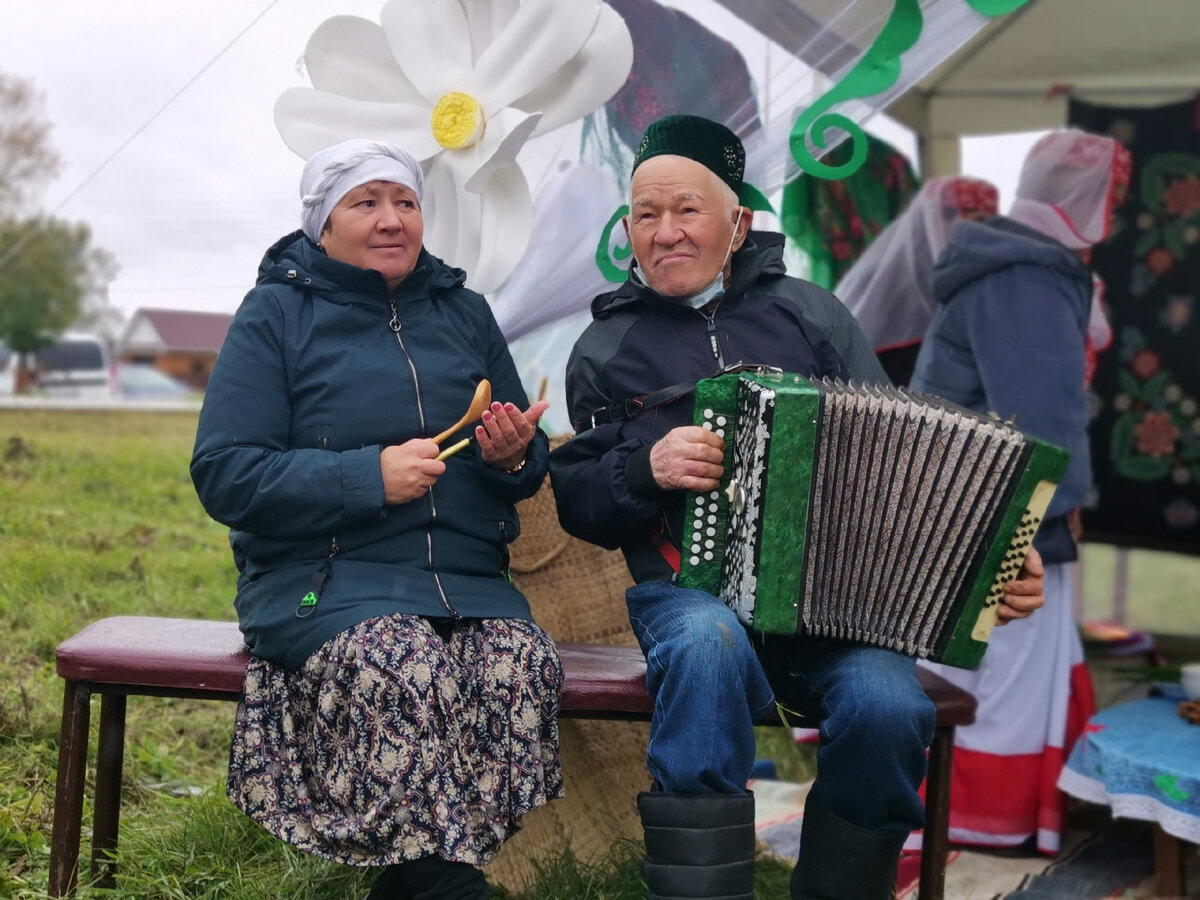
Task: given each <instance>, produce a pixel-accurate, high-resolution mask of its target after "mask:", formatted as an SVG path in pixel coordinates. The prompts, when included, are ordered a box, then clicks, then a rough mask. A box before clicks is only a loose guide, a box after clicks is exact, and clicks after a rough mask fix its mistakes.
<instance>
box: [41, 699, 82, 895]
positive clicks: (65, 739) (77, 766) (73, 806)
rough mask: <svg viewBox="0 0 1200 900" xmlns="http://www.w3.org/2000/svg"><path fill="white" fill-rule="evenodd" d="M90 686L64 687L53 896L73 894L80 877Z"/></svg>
mask: <svg viewBox="0 0 1200 900" xmlns="http://www.w3.org/2000/svg"><path fill="white" fill-rule="evenodd" d="M91 697H92V689H91V685H90V684H89V683H87V682H82V681H67V682H66V683H65V686H64V687H63V714H62V728H61V730H60V732H59V738H58V778H57V780H56V782H55V786H54V826H53V830H52V832H51V838H50V891H49V893H50V896H51V897H65V896H68V895H69V894H71V893H73V892H74V890H75V883H76V880H77V877H78V874H79V827H80V825H81V824H82V821H83V788H84V779H85V776H86V774H87V745H88V726H89V724H90V719H91Z"/></svg>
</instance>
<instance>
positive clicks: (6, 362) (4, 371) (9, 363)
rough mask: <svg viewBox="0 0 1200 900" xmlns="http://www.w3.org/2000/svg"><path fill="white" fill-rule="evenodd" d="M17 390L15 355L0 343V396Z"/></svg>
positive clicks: (2, 342)
mask: <svg viewBox="0 0 1200 900" xmlns="http://www.w3.org/2000/svg"><path fill="white" fill-rule="evenodd" d="M16 389H17V354H15V353H13V352H12V350H10V349H9V348H8V344H6V343H4V341H0V396H4V395H6V394H11V393H12V392H13V391H15V390H16Z"/></svg>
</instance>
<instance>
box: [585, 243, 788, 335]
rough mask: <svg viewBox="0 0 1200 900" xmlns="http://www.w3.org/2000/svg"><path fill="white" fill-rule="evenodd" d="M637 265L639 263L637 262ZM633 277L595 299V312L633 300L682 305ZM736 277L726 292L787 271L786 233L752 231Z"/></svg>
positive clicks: (737, 256)
mask: <svg viewBox="0 0 1200 900" xmlns="http://www.w3.org/2000/svg"><path fill="white" fill-rule="evenodd" d="M635 265H636V263H635ZM632 272H633V267H632V266H631V267H630V278H629V280H628V281H626V282H625V283H624V284H623V285H621V286H620V287H619V288H617V289H616V290H613V291H609V292H608V293H606V294H601V295H600V296H598V297H596V298H595V299H594V300H593V301H592V316H593V317H595V318H598V319H599V318H603V317H605V316H607V315H610V314H611V313H613V312H614V311H616V310H617V309H620V308H622V307H624V306H628V305H630V304H633V303H652V304H659V305H665V306H677V305H679V304H678V303H677V302H676V301H675V300H673V299H671V298H669V297H663V296H662V295H661V294H658V293H656V292H655V291H653V290H651V289H650V288H648V287H646V286H645V285H643V284H640V283H639V282H636V281H634V280H633V277H632ZM731 274H732V277H731V278H730V281H729V287H728V288H727V289H726V291H725V296H734V295H736V294H739V293H741V292H743V291H745V290H746V289H747V288H748V287H750V285H751V284H753V283H754V282H755V281H756V280H758V279H759V278H761V277H764V276H768V277H772V276H776V275H786V274H787V268H786V267H785V266H784V263H783V235H782V234H778V233H776V232H773V231H750V232H747V234H746V240H745V241H744V242H743V243H742V246H741V247H739V248H738V250H737V251H736V252H735V253H734V254H733V269H732V273H731Z"/></svg>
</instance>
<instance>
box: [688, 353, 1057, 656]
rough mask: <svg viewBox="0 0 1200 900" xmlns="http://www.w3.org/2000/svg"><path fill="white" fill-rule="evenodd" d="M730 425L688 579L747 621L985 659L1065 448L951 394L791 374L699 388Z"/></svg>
mask: <svg viewBox="0 0 1200 900" xmlns="http://www.w3.org/2000/svg"><path fill="white" fill-rule="evenodd" d="M694 421H695V423H696V424H697V425H701V426H703V427H706V428H711V429H713V430H715V431H716V432H717V433H718V434H720V435H721V436H722V437H724V438H725V463H724V466H725V476H724V478H723V479H722V482H721V486H720V488H719V489H718V490H716V491H711V492H708V493H704V494H698V493H696V492H689V495H688V497H687V512H686V513H685V519H684V535H683V545H682V548H681V555H682V559H681V565H680V572H679V583H680V584H681V585H682V586H684V587H693V588H700V589H701V590H705V591H708V592H709V593H711V594H713V595H715V596H718V597H720V598H721V599H722V600H723V601H724V602H725V603H726V604H728V605H729V606H730V607H731V608H732V609H733V610H734V611H735V612H737V614H738V616H739V618H740V619H741V620H742V621H743V622H744V623H745V624H746V625H748V626H749V627H751V628H753V629H755V630H757V631H761V632H764V633H767V634H785V635H790V634H808V635H816V636H822V637H830V638H840V639H846V640H853V641H861V642H864V643H868V644H874V645H877V646H882V647H887V648H890V649H893V650H896V651H898V652H901V653H905V654H907V655H910V656H918V657H922V658H928V659H931V660H935V661H938V662H944V663H948V664H950V665H954V666H960V667H963V668H974V667H976V666H977V665H978V664H979V661H980V659H982V657H983V654H984V651H985V650H986V649H987V641H988V637H989V635H990V633H991V629H992V626H993V625H994V624H995V623H996V612H997V607H998V606H999V604H1000V603H1001V602H1002V585H1003V584H1004V583H1005V582H1006V581H1009V580H1011V579H1013V578H1015V577H1016V575H1017V574H1018V572H1019V571H1020V569H1021V564H1022V561H1023V560H1024V558H1025V554H1026V552H1027V551H1028V549H1029V546H1030V544H1031V543H1032V542H1033V537H1034V535H1035V534H1036V532H1037V527H1038V524H1039V523H1040V522H1041V519H1042V516H1043V515H1044V514H1045V511H1046V506H1047V505H1048V504H1049V502H1050V498H1051V496H1053V493H1054V489H1055V486H1056V485H1057V484H1058V482H1059V480H1060V479H1061V478H1062V475H1063V472H1064V471H1065V469H1066V464H1067V453H1066V452H1065V451H1064V450H1062V449H1060V448H1058V447H1055V446H1053V445H1051V444H1047V443H1045V442H1042V441H1038V440H1036V439H1034V438H1031V437H1029V436H1027V435H1025V434H1023V433H1021V432H1020V431H1018V430H1017V429H1016V428H1014V427H1013V426H1011V425H1009V424H1006V423H1004V422H1001V421H999V420H998V419H995V418H990V417H986V416H980V415H978V414H976V413H974V412H972V411H970V410H967V409H965V408H963V407H959V406H955V405H953V404H951V403H948V402H945V401H942V400H940V399H938V398H935V397H930V396H925V395H919V394H913V393H910V392H907V391H902V390H897V389H894V388H889V387H880V386H875V385H871V386H854V385H852V384H851V385H847V384H845V383H842V382H839V381H830V380H827V379H826V380H822V381H819V382H818V381H814V380H811V379H808V378H805V377H803V376H799V375H791V374H783V375H778V374H766V375H747V374H740V375H735V374H729V375H722V376H718V377H716V378H711V379H705V380H703V381H701V382H699V383H698V384H697V386H696V412H695V417H694Z"/></svg>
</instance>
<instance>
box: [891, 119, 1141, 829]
mask: <svg viewBox="0 0 1200 900" xmlns="http://www.w3.org/2000/svg"><path fill="white" fill-rule="evenodd" d="M1129 169H1130V160H1129V154H1128V152H1126V151H1125V149H1124V148H1123V147H1121V145H1120V144H1118V143H1117V142H1116V141H1115V140H1113V139H1112V138H1108V137H1101V136H1098V135H1090V134H1084V133H1083V132H1079V131H1060V132H1052V133H1050V134H1048V135H1046V136H1045V137H1043V138H1042V139H1041V140H1040V141H1038V143H1037V144H1035V145H1034V147H1033V148H1032V150H1031V151H1030V153H1029V156H1028V158H1027V159H1026V161H1025V164H1024V166H1023V169H1022V173H1021V178H1020V183H1019V185H1018V188H1017V199H1016V201H1015V202H1014V204H1013V206H1012V209H1011V210H1010V212H1009V214H1008V215H1007V216H999V217H996V218H993V219H990V220H987V221H984V222H963V223H960V224H958V225H955V226H954V228H952V229H951V232H950V240H949V244H948V245H947V247H946V249H945V250H944V251H943V253H942V254H941V256H940V257H939V259H938V261H937V264H936V266H935V268H934V271H933V277H932V287H933V296H934V301H935V311H934V314H933V319H932V321H931V322H930V324H929V327H928V329H927V330H926V332H925V339H924V342H923V343H922V345H921V351H920V354H919V355H918V357H917V363H916V370H915V373H914V376H913V380H912V385H911V387H912V389H913V390H916V391H922V392H926V393H931V394H937V395H940V396H942V397H945V398H947V399H949V400H952V401H954V402H956V403H960V404H962V405H963V406H967V407H970V408H972V409H974V410H977V411H979V412H991V413H995V414H996V415H998V416H1000V417H1001V418H1002V419H1011V420H1013V421H1014V423H1015V424H1016V426H1017V427H1018V428H1019V429H1021V430H1022V431H1024V432H1026V433H1028V434H1031V435H1033V436H1034V437H1037V438H1040V439H1042V440H1045V441H1049V442H1051V443H1053V444H1057V445H1059V446H1061V447H1063V448H1065V449H1066V450H1068V451H1069V452H1070V462H1069V464H1068V467H1067V471H1066V474H1065V476H1064V477H1063V479H1062V481H1061V483H1060V484H1059V486H1058V489H1057V491H1056V492H1055V494H1054V498H1053V500H1052V501H1051V503H1050V506H1049V508H1048V509H1047V511H1046V518H1045V520H1044V521H1043V522H1042V524H1041V527H1040V528H1039V530H1038V534H1037V537H1036V538H1035V540H1034V546H1035V547H1036V548H1037V549H1038V550H1039V551H1040V553H1041V556H1042V561H1043V563H1044V565H1045V593H1046V605H1045V611H1044V613H1043V614H1042V615H1040V616H1038V617H1036V618H1035V619H1030V620H1028V621H1021V622H1015V623H1013V624H1012V626H1011V627H1009V628H1005V629H1003V630H1002V631H999V632H994V633H993V636H992V639H991V641H990V642H989V644H988V651H987V654H986V655H985V656H984V658H983V663H982V665H981V666H980V667H979V668H978V669H976V670H974V671H965V670H961V669H952V668H949V667H944V666H930V667H931V668H934V669H935V670H936V671H937V672H938V673H939V674H941V675H942V676H943V677H946V678H948V679H949V680H951V681H953V682H955V683H956V684H959V685H960V686H962V687H965V688H966V689H967V690H969V691H971V693H973V694H975V696H976V698H977V699H978V701H979V706H978V709H977V712H976V716H975V724H973V725H970V726H967V727H964V728H959V729H958V731H957V734H956V740H955V751H954V769H953V784H952V788H951V793H950V797H951V801H950V802H951V811H950V836H951V839H953V840H957V841H960V842H963V843H971V844H981V845H986V846H1015V845H1018V844H1022V843H1024V842H1026V841H1030V842H1031V843H1036V846H1037V848H1038V849H1039V850H1041V851H1042V852H1045V853H1055V852H1057V850H1058V849H1059V844H1060V840H1061V834H1062V831H1063V825H1064V823H1063V809H1062V802H1061V798H1060V796H1059V794H1058V792H1057V790H1056V789H1055V787H1054V785H1055V781H1056V779H1057V777H1058V772H1059V770H1060V769H1061V767H1062V762H1063V759H1064V758H1065V752H1064V751H1069V749H1070V745H1071V743H1072V742H1073V740H1074V736H1075V735H1074V734H1071V733H1068V722H1075V723H1079V724H1081V723H1083V722H1084V721H1086V720H1087V717H1088V715H1090V713H1091V711H1092V708H1093V701H1092V693H1091V684H1090V681H1089V680H1088V677H1087V670H1086V668H1085V667H1084V666H1083V651H1082V646H1081V644H1080V640H1079V636H1078V633H1077V631H1076V628H1075V625H1074V622H1073V620H1072V615H1071V588H1070V584H1069V581H1068V577H1069V572H1068V569H1067V567H1066V564H1067V563H1069V562H1071V561H1072V560H1074V559H1075V558H1076V547H1075V538H1074V537H1073V536H1072V529H1071V526H1070V524H1069V519H1070V518H1071V516H1072V514H1073V511H1075V510H1077V509H1078V508H1079V507H1080V506H1081V505H1082V504H1083V502H1084V499H1085V497H1086V495H1087V492H1088V490H1089V489H1090V487H1091V463H1090V457H1089V451H1088V437H1087V420H1088V414H1087V401H1086V396H1085V386H1084V381H1085V379H1084V359H1085V350H1084V346H1085V336H1086V334H1087V329H1088V321H1089V317H1090V312H1091V307H1092V294H1093V282H1092V275H1091V272H1090V271H1089V269H1088V266H1087V264H1086V262H1085V259H1086V257H1087V255H1088V249H1089V248H1090V247H1091V246H1092V245H1093V244H1095V243H1097V242H1099V241H1100V240H1103V239H1104V237H1105V236H1106V235H1107V234H1108V230H1109V227H1110V220H1111V217H1112V212H1113V209H1114V208H1115V206H1116V205H1118V204H1119V203H1120V200H1121V198H1122V197H1123V196H1124V190H1125V185H1126V183H1127V181H1128V178H1129Z"/></svg>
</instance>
